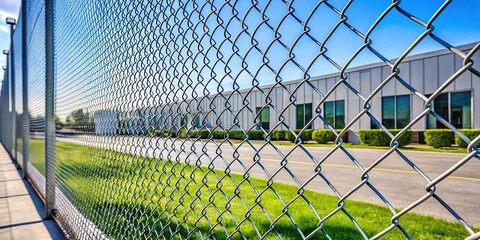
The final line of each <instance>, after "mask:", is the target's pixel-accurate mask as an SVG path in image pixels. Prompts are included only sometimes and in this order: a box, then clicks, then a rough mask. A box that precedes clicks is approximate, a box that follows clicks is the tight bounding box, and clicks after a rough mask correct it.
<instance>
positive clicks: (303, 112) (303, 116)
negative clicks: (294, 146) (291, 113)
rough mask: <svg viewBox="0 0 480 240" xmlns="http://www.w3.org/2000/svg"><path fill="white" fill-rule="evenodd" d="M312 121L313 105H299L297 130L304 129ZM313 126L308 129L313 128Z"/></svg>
mask: <svg viewBox="0 0 480 240" xmlns="http://www.w3.org/2000/svg"><path fill="white" fill-rule="evenodd" d="M310 120H312V104H311V103H306V104H298V105H297V129H302V128H304V127H305V126H306V125H307V124H308V122H309V121H310ZM312 127H313V126H312V125H309V126H307V128H312Z"/></svg>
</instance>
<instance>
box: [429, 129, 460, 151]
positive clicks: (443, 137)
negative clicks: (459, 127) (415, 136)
mask: <svg viewBox="0 0 480 240" xmlns="http://www.w3.org/2000/svg"><path fill="white" fill-rule="evenodd" d="M423 135H424V136H425V143H426V144H427V145H428V146H431V147H434V148H439V147H450V146H451V145H452V143H453V131H452V130H450V129H428V130H425V132H424V133H423Z"/></svg>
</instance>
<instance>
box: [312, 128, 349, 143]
mask: <svg viewBox="0 0 480 240" xmlns="http://www.w3.org/2000/svg"><path fill="white" fill-rule="evenodd" d="M335 131H336V132H337V134H338V133H340V132H341V131H342V130H335ZM336 138H337V137H336V136H335V134H333V132H332V131H331V130H330V129H320V130H314V131H313V133H312V140H314V141H315V142H317V143H321V144H325V143H328V142H335V139H336ZM342 140H343V142H347V141H348V132H346V133H345V134H344V135H343V136H342Z"/></svg>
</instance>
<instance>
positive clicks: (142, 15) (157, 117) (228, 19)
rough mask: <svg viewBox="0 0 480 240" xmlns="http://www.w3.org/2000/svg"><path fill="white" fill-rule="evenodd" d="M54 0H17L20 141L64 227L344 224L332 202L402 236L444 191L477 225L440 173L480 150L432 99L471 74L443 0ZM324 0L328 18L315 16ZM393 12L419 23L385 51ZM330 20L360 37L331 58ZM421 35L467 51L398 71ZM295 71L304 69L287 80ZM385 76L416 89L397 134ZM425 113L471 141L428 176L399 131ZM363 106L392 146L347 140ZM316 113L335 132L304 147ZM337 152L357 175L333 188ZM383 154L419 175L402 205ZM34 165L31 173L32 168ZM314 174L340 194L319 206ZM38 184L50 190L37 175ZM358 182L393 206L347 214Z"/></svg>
mask: <svg viewBox="0 0 480 240" xmlns="http://www.w3.org/2000/svg"><path fill="white" fill-rule="evenodd" d="M53 3H54V8H53V10H51V11H47V12H46V8H45V4H43V2H41V1H39V2H33V1H26V4H27V8H26V14H27V16H26V19H27V20H26V22H25V23H23V24H24V25H25V26H26V33H27V35H26V46H25V49H26V52H27V55H26V56H27V59H26V66H25V67H26V69H27V76H28V79H26V80H25V81H24V82H26V83H28V91H27V92H24V93H23V94H27V96H28V102H26V104H28V116H29V125H28V126H29V128H30V129H29V130H27V131H23V134H24V136H28V140H29V141H28V143H29V150H28V151H27V152H23V154H24V155H25V154H28V156H29V160H30V162H31V163H32V165H33V166H34V167H35V169H34V170H33V171H37V172H39V173H42V174H45V172H44V169H45V168H47V172H48V171H50V173H52V171H53V172H54V175H50V176H54V177H53V178H54V179H51V178H52V177H50V179H47V181H46V182H47V183H46V184H47V185H48V186H50V191H47V192H46V193H45V194H47V195H50V196H51V195H55V197H54V198H49V197H48V196H47V201H53V202H50V203H49V204H52V206H51V208H54V212H52V214H53V216H54V217H55V218H56V219H57V220H58V221H59V223H60V225H61V226H62V228H64V230H65V232H66V233H67V235H68V236H69V237H70V238H72V239H103V238H128V239H158V238H164V239H167V238H173V239H183V238H186V239H207V238H215V239H223V238H243V239H247V238H255V239H269V238H280V239H283V238H286V239H289V238H298V239H307V238H320V237H325V238H327V239H332V238H336V237H338V236H339V235H338V234H339V233H338V231H339V230H338V229H336V228H335V226H331V225H330V222H331V221H332V219H336V218H339V217H343V218H344V219H345V221H346V223H345V224H346V225H348V226H349V228H348V229H350V230H352V231H354V232H355V234H356V235H355V236H357V237H358V238H364V239H378V238H380V237H382V236H389V235H388V234H391V233H393V232H397V233H398V232H400V234H401V235H403V236H405V237H406V238H411V237H412V236H411V234H412V230H410V229H407V228H405V227H404V225H403V223H404V222H403V219H406V218H405V216H406V215H408V214H409V213H411V212H415V210H416V209H418V208H419V207H420V206H422V205H423V204H424V203H425V202H426V201H435V202H437V203H438V204H440V205H442V208H443V209H444V210H445V211H448V212H449V213H450V214H451V216H453V218H454V219H455V220H456V221H458V222H459V223H460V224H461V225H462V226H463V227H464V229H465V232H466V236H469V239H475V238H478V237H479V234H480V233H478V232H477V233H476V232H475V231H474V228H473V227H472V225H471V224H470V223H469V222H468V221H466V220H465V219H464V218H462V216H461V215H460V214H459V213H458V212H457V211H456V209H455V208H454V207H452V206H453V205H454V204H455V203H452V202H449V201H446V200H445V198H444V196H445V195H444V193H443V192H442V190H441V188H439V187H437V186H438V185H439V184H440V183H442V182H443V181H445V179H446V178H447V177H449V176H451V175H452V173H453V172H455V171H456V170H458V169H461V168H462V167H464V165H465V164H466V163H468V162H471V161H476V160H478V159H480V155H479V152H478V147H476V146H475V145H477V144H478V143H479V142H480V136H477V137H476V138H474V139H470V138H468V137H467V136H465V135H464V134H463V133H462V132H461V131H460V130H459V129H457V128H456V127H454V126H453V125H452V124H451V123H450V122H449V121H448V119H444V118H443V117H442V116H441V114H438V113H437V112H435V110H434V109H433V104H432V102H433V101H434V100H435V99H436V98H437V97H438V96H439V95H440V94H441V93H443V92H445V90H446V89H447V88H448V87H449V86H451V85H452V84H454V83H455V82H456V81H457V79H458V78H459V77H460V76H462V74H472V76H475V77H480V72H479V69H478V65H474V62H473V58H474V56H476V54H478V50H479V49H480V44H476V45H475V46H474V47H472V48H471V49H468V51H467V52H465V51H461V50H459V49H457V48H456V47H454V46H451V45H450V44H449V43H448V42H447V41H446V40H443V39H442V37H440V36H438V35H437V32H436V30H435V20H436V19H437V18H438V17H439V16H440V15H442V13H443V12H444V11H445V9H447V8H448V5H449V3H450V1H445V3H444V4H442V5H441V6H439V8H438V9H437V10H436V11H435V12H434V13H432V14H431V15H430V16H429V17H428V18H422V17H417V16H415V15H414V14H412V13H411V12H410V9H405V8H404V7H403V5H402V3H401V1H392V2H391V3H389V4H385V9H384V11H382V12H379V13H377V15H375V17H372V18H371V20H372V21H371V24H370V25H369V26H368V27H367V28H365V27H363V26H357V24H358V22H356V21H355V20H354V19H355V18H354V17H352V16H356V17H358V16H359V14H358V13H355V10H354V8H355V4H357V3H356V2H355V1H348V2H346V3H338V2H336V3H333V2H331V1H318V2H316V3H308V4H307V3H304V2H300V1H285V0H282V1H251V2H250V1H249V2H246V1H216V0H202V1H193V0H181V1H173V0H166V1H150V0H146V1H70V0H57V1H53ZM299 9H302V11H299ZM47 10H48V8H47ZM46 14H47V16H49V17H50V20H52V19H54V27H53V30H54V32H53V36H54V41H52V42H54V44H55V45H54V46H55V47H54V48H53V49H52V48H47V51H46V49H45V46H46V40H45V39H46V35H45V34H46V33H45V29H46V28H45V27H47V29H48V26H46V25H45V19H46V17H45V16H46ZM48 14H51V15H48ZM322 15H325V16H327V18H330V21H326V22H329V24H325V26H323V27H319V25H321V21H320V20H319V17H320V16H322ZM392 15H396V16H397V17H398V16H400V17H399V18H401V19H402V21H405V24H412V25H418V26H419V28H421V29H422V32H421V33H419V35H418V36H416V38H415V39H414V40H412V41H411V42H409V47H408V48H407V49H405V50H404V51H403V52H402V53H401V54H400V55H398V56H394V60H389V59H391V58H392V57H391V56H388V54H386V53H385V52H383V51H382V50H381V49H379V48H377V47H375V43H376V41H377V39H376V38H375V33H376V31H379V30H378V29H379V26H381V25H382V21H384V19H385V18H387V17H390V16H392ZM349 16H351V18H349ZM47 20H49V19H48V18H47ZM439 27H441V26H439ZM339 33H344V34H346V35H348V36H349V37H350V39H349V42H350V43H351V44H353V45H354V46H357V48H356V49H354V50H353V51H352V52H344V53H343V54H342V56H341V57H339V56H338V54H337V52H338V51H339V50H340V49H336V48H335V47H331V46H338V45H334V44H332V43H333V42H334V41H338V39H337V38H336V36H337V34H339ZM378 41H384V40H382V39H379V40H378ZM424 41H435V42H436V43H438V44H440V45H442V46H443V47H444V48H445V49H447V50H449V51H450V52H451V53H453V54H454V55H455V58H460V59H461V60H462V65H461V66H459V67H458V68H456V69H455V71H454V72H453V73H452V74H451V75H450V76H445V78H444V79H443V84H441V86H440V87H439V88H438V89H437V90H436V91H435V92H433V93H432V94H430V95H429V96H427V95H426V93H425V92H423V91H419V90H418V89H416V88H415V87H414V84H412V81H410V80H409V79H406V78H408V76H406V75H403V74H402V72H401V64H402V63H404V62H405V61H406V60H405V59H406V58H407V57H408V56H410V55H411V53H412V51H413V50H414V49H415V48H416V47H417V46H418V45H420V44H421V43H422V42H424ZM47 43H48V42H47ZM48 51H51V53H52V54H54V57H51V58H47V59H50V60H54V65H52V66H54V68H53V67H52V68H48V69H47V70H46V66H49V64H51V62H46V60H45V59H46V53H47V52H48ZM364 53H368V54H370V55H371V56H374V58H375V59H377V60H378V61H381V62H383V63H384V64H385V67H384V69H387V70H388V72H387V71H385V72H384V73H383V76H384V77H382V80H381V82H380V83H379V85H377V86H372V87H371V89H372V90H371V91H368V92H365V91H362V90H361V89H359V87H358V85H357V83H356V82H355V79H352V78H351V77H350V76H349V72H350V70H351V69H352V67H354V66H358V62H356V61H359V60H358V59H359V58H360V57H359V56H361V55H362V54H364ZM47 63H49V64H47ZM322 66H325V67H322ZM319 69H320V70H319ZM322 69H327V71H328V69H333V70H335V71H337V72H338V73H336V74H335V76H334V78H335V82H334V84H333V85H331V86H329V87H328V88H327V89H326V91H325V90H322V88H321V87H319V86H318V85H317V84H314V79H315V77H316V76H317V75H319V74H320V73H321V70H322ZM49 71H50V72H49ZM46 73H48V74H53V73H54V79H55V82H54V87H49V88H47V89H46V88H45V86H46V85H45V78H46V75H47V74H46ZM49 76H52V75H49ZM6 78H7V76H6V77H5V79H6ZM294 79H300V80H299V81H297V83H296V85H294V86H291V85H289V81H291V80H294ZM388 84H396V85H398V86H402V87H404V88H406V89H408V91H409V92H410V93H411V95H413V97H415V98H418V99H420V100H421V101H422V102H423V103H424V104H423V105H424V106H423V108H422V109H420V114H418V115H416V116H414V117H413V119H412V120H411V121H410V123H409V124H408V125H407V126H406V127H404V128H403V129H401V131H399V132H398V133H397V134H393V133H392V132H391V131H390V130H389V129H387V127H385V126H384V125H382V120H381V119H380V118H378V116H375V115H374V114H373V113H372V109H373V108H375V107H379V106H378V105H376V103H375V102H374V98H376V97H378V95H379V93H380V92H381V91H382V90H383V89H385V86H387V85H388ZM2 86H3V88H2V95H1V98H2V100H1V101H0V104H2V105H1V106H0V111H2V112H0V113H1V114H0V120H1V122H0V124H1V129H2V134H1V140H2V143H3V144H4V145H8V144H12V142H11V141H12V139H10V138H9V136H11V134H9V133H8V132H7V131H6V130H8V129H9V126H11V124H12V123H11V122H9V121H10V120H8V119H7V120H5V119H6V118H9V117H8V116H9V115H8V114H9V113H7V112H6V111H7V110H6V109H7V107H6V105H7V104H8V101H6V100H4V99H5V98H6V96H5V94H8V92H7V91H6V90H5V89H6V88H8V85H7V84H5V81H4V84H3V85H2ZM305 89H308V90H309V91H311V92H312V94H313V95H314V96H315V97H314V98H315V99H317V101H316V102H315V103H314V107H313V116H312V118H311V119H307V121H308V122H307V123H305V124H304V125H305V126H304V127H303V126H302V129H300V131H299V132H298V131H297V132H295V131H294V130H295V129H296V126H295V124H294V123H293V121H292V120H291V119H290V118H291V116H292V112H293V111H294V110H295V109H296V107H297V106H299V105H301V104H304V103H305V102H304V101H303V98H304V92H305V91H306V90H305ZM340 89H346V92H348V94H350V95H355V96H356V97H357V98H358V104H360V105H361V106H362V108H361V110H360V111H359V112H356V113H355V114H356V115H355V116H354V117H353V118H352V120H351V121H350V122H346V123H345V127H344V128H343V129H342V130H341V131H340V132H337V131H335V129H334V126H332V125H331V123H329V122H328V121H327V119H326V118H325V115H324V113H323V111H324V109H323V106H324V103H325V102H326V101H328V100H329V97H331V96H333V95H334V94H335V93H336V92H338V91H340ZM51 91H53V92H54V102H53V106H54V109H55V113H54V114H55V116H51V117H54V119H50V120H51V121H53V120H54V121H55V123H56V130H53V129H47V128H46V127H45V126H46V122H45V121H46V120H45V119H46V118H48V116H46V115H45V113H46V111H45V110H46V109H45V107H46V104H49V103H50V104H52V103H51V102H48V101H46V96H49V95H48V94H49V93H52V92H51ZM20 99H21V98H20ZM25 101H26V100H25ZM280 101H281V102H282V103H280ZM24 103H25V102H24ZM267 108H268V109H269V111H271V114H270V116H275V120H274V121H272V122H273V124H272V123H270V127H269V129H266V128H265V127H264V126H263V125H262V121H261V120H260V118H261V116H260V115H261V112H262V110H264V109H267ZM23 114H27V113H25V112H23ZM47 115H48V113H47ZM428 115H430V116H431V117H433V118H435V119H437V120H438V121H440V122H441V123H442V124H444V125H445V126H446V127H447V128H449V129H451V130H452V131H453V132H454V133H455V134H456V135H458V136H459V137H460V138H461V139H463V140H464V141H465V142H467V143H468V147H467V150H468V154H464V155H463V156H462V158H461V159H457V160H456V163H454V164H452V166H451V168H449V169H446V170H443V171H442V173H441V174H438V175H437V176H435V177H432V176H429V175H427V174H426V173H424V171H423V170H422V167H421V166H420V165H418V162H417V159H412V158H411V157H408V156H407V154H405V153H404V151H403V150H402V149H400V148H399V142H398V139H399V138H400V137H402V136H403V135H404V134H406V132H407V131H408V130H409V129H411V128H412V126H413V125H415V124H416V123H418V122H420V121H424V120H425V119H426V118H427V116H428ZM9 119H10V118H9ZM18 119H20V118H18ZM18 119H17V121H19V120H18ZM361 119H367V120H370V121H372V122H373V123H375V124H376V125H378V126H379V128H380V129H382V130H383V131H385V133H387V135H388V136H389V137H390V138H391V142H390V147H389V150H386V151H385V152H384V153H382V155H381V156H379V157H378V158H376V159H373V160H372V161H370V162H365V161H362V160H360V159H359V157H358V156H357V154H356V153H353V152H352V151H351V149H347V148H345V147H344V146H343V144H344V140H343V137H344V135H345V134H347V133H348V132H349V130H351V128H352V126H353V125H355V124H358V123H359V122H360V121H361ZM318 122H320V123H321V124H322V125H324V126H325V128H326V129H330V130H331V131H332V133H333V134H334V135H335V136H336V140H335V144H334V145H332V147H331V149H329V150H328V151H326V152H325V153H323V154H321V155H319V154H316V153H315V152H314V151H313V150H312V149H309V148H307V147H305V143H304V142H302V139H301V138H300V136H301V134H302V133H303V132H305V131H306V130H307V129H308V128H309V125H313V124H314V123H318ZM16 126H17V128H18V127H20V126H22V125H19V124H17V125H16ZM280 129H285V130H289V132H290V134H291V135H293V136H294V145H293V146H291V147H288V148H287V147H281V146H279V145H278V144H277V142H275V141H273V140H272V134H271V133H272V130H280ZM233 130H236V131H237V132H238V131H239V132H240V135H241V136H242V137H240V139H239V140H238V137H237V139H234V138H232V137H231V136H230V135H231V134H233V132H232V131H233ZM256 130H260V133H258V132H257V133H258V134H261V135H262V136H263V140H261V141H260V142H258V141H256V140H252V139H251V138H253V137H252V135H251V134H253V133H254V132H255V131H256ZM219 132H220V135H221V136H218V134H219ZM222 132H223V133H222ZM19 134H20V135H21V134H22V133H21V132H19ZM199 134H204V135H205V136H206V137H205V136H204V137H199ZM45 136H48V137H49V138H51V139H50V140H54V141H55V143H56V146H54V145H50V146H47V150H46V151H47V163H46V164H45V159H43V158H44V157H45V152H44V151H45V146H44V145H45V143H44V142H45ZM25 140H26V139H24V140H23V141H25ZM17 146H18V145H17ZM7 148H8V147H7ZM20 151H22V150H20ZM49 151H50V152H49ZM338 155H342V156H343V157H344V158H346V159H348V160H349V161H350V162H351V163H352V167H353V168H355V169H356V171H357V174H358V176H359V178H358V181H356V182H354V183H352V184H351V185H349V187H348V189H346V190H345V189H340V188H339V187H338V184H339V183H338V182H339V178H342V176H340V175H331V174H329V173H328V172H325V170H324V168H325V167H326V166H327V165H328V164H331V163H332V162H334V158H335V157H334V156H338ZM297 158H302V159H306V160H307V161H306V162H307V163H308V164H309V165H308V167H305V168H303V167H300V165H299V163H298V161H297V160H298V159H297ZM392 158H399V159H400V161H401V162H402V164H406V165H408V166H410V167H411V170H412V172H413V173H415V174H414V175H413V174H412V179H415V181H423V183H424V188H423V189H420V190H421V191H422V193H421V195H419V196H418V198H416V199H413V200H411V201H410V203H409V204H408V205H407V206H405V207H404V208H403V209H401V210H399V209H398V206H395V205H394V204H392V203H391V202H392V201H391V199H390V197H391V196H386V194H385V191H387V189H384V188H383V186H381V184H378V182H375V179H374V177H373V174H372V172H373V171H375V170H377V169H379V168H380V167H379V166H381V165H382V164H383V163H384V162H386V161H389V159H392ZM48 159H54V160H55V161H53V160H48ZM304 166H307V164H305V165H304ZM32 175H34V176H33V178H36V179H39V177H38V174H37V175H35V173H32ZM35 176H36V177H35ZM413 176H415V177H413ZM47 178H48V175H47ZM258 179H263V180H265V181H261V180H258ZM49 180H50V181H49ZM34 181H37V182H42V181H44V179H41V177H40V180H34ZM412 181H414V180H412ZM284 182H287V183H289V184H291V185H293V188H294V190H295V191H294V193H293V195H294V197H287V194H286V192H285V191H286V190H285V189H287V187H285V185H281V184H279V183H284ZM399 184H402V183H401V182H399ZM315 185H323V186H325V188H326V189H327V190H328V191H327V192H328V193H329V194H332V195H333V196H335V197H336V198H337V201H336V203H335V204H334V205H333V206H331V207H330V208H328V210H321V209H320V208H318V205H316V204H317V203H318V201H322V200H321V199H314V198H312V197H311V196H312V195H311V194H310V192H309V190H308V189H312V188H314V186H315ZM379 185H380V186H379ZM38 186H40V188H43V189H42V190H41V191H42V192H43V191H45V189H44V188H45V183H43V182H42V183H38ZM367 190H368V191H369V192H370V195H371V196H375V197H373V198H375V199H376V201H377V203H381V204H382V205H383V206H386V207H388V209H389V211H390V212H391V215H390V217H391V218H390V219H389V220H388V219H387V221H385V220H381V219H379V220H377V221H382V224H383V225H382V226H383V228H382V229H381V230H380V231H375V232H372V231H370V230H368V229H365V225H366V223H364V222H363V219H364V218H363V217H362V216H359V215H358V214H357V213H352V211H351V210H350V208H349V207H348V204H347V202H348V201H349V200H350V199H355V198H354V197H353V196H355V194H358V193H359V192H362V191H364V192H365V191H367ZM288 196H290V195H288ZM273 206H275V207H276V208H277V209H280V210H278V211H276V210H274V209H273ZM294 209H302V210H301V212H298V211H296V210H294ZM304 213H309V214H310V213H311V214H312V216H314V218H313V219H309V220H308V222H310V223H311V224H310V225H305V224H303V223H302V221H301V219H302V215H303V214H304ZM371 214H372V216H374V213H371ZM372 218H374V217H372ZM260 219H263V220H260ZM413 232H414V231H413Z"/></svg>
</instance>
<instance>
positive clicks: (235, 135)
mask: <svg viewBox="0 0 480 240" xmlns="http://www.w3.org/2000/svg"><path fill="white" fill-rule="evenodd" d="M228 137H229V138H230V139H238V140H243V132H242V130H230V131H228Z"/></svg>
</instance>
